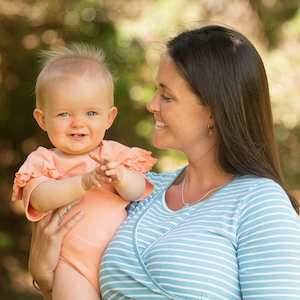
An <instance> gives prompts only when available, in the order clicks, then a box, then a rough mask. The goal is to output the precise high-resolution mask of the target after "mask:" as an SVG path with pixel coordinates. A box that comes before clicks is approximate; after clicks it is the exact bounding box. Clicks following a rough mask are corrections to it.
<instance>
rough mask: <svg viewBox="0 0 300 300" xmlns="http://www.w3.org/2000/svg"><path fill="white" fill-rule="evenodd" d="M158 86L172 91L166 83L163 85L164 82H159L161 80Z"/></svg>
mask: <svg viewBox="0 0 300 300" xmlns="http://www.w3.org/2000/svg"><path fill="white" fill-rule="evenodd" d="M159 86H160V87H161V88H163V89H166V90H168V91H170V92H172V90H171V89H170V88H169V87H168V86H167V85H165V84H163V83H161V82H160V83H159Z"/></svg>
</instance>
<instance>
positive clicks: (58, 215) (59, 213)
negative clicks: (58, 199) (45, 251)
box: [48, 201, 79, 232]
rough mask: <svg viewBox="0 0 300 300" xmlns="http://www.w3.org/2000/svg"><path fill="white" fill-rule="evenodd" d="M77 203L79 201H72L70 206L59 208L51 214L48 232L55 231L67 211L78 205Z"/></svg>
mask: <svg viewBox="0 0 300 300" xmlns="http://www.w3.org/2000/svg"><path fill="white" fill-rule="evenodd" d="M78 202H79V201H74V202H72V203H70V204H68V205H66V206H64V207H61V208H59V209H57V210H56V211H55V212H54V213H53V214H52V218H51V220H50V221H49V223H48V230H49V231H51V232H53V231H56V230H57V229H58V228H59V226H60V224H61V222H62V220H63V218H64V216H65V215H66V214H67V213H68V211H69V210H70V209H72V207H73V206H74V205H76V204H78Z"/></svg>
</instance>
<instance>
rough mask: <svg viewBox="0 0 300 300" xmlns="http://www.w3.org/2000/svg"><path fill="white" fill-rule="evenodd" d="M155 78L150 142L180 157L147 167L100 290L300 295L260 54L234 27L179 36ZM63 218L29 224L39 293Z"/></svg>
mask: <svg viewBox="0 0 300 300" xmlns="http://www.w3.org/2000/svg"><path fill="white" fill-rule="evenodd" d="M156 81H157V91H156V93H155V96H154V98H153V99H152V101H151V102H150V103H149V104H148V110H149V111H150V112H151V113H153V115H154V120H155V129H154V135H153V144H154V145H155V146H156V147H158V148H163V149H176V150H180V151H182V152H184V154H185V155H186V157H187V159H188V165H187V166H186V167H185V168H183V169H180V170H178V171H175V172H169V173H161V174H155V173H150V174H149V175H148V178H149V179H150V180H151V181H152V182H153V183H154V185H155V189H154V192H153V193H152V194H151V195H150V196H149V197H148V198H146V199H145V200H144V201H143V202H141V203H134V204H132V205H131V206H130V208H129V212H128V218H127V220H126V221H125V222H124V223H123V224H122V226H121V227H120V228H119V231H118V233H117V234H116V236H115V237H114V239H113V240H112V241H111V243H110V245H109V246H108V248H107V250H106V254H105V256H104V258H103V262H102V266H101V274H100V284H101V293H102V298H103V299H110V300H112V299H129V298H130V299H226V300H228V299H256V300H258V299H268V300H271V299H272V300H273V299H285V300H288V299H300V222H299V219H298V216H297V213H296V212H298V204H297V202H296V201H295V200H294V199H293V198H292V197H290V198H289V196H288V195H287V194H286V192H285V191H284V187H283V182H282V179H281V175H280V167H279V161H278V157H277V151H276V147H275V142H274V134H273V125H272V113H271V108H270V97H269V90H268V83H267V78H266V74H265V70H264V66H263V63H262V61H261V58H260V56H259V54H258V53H257V51H256V50H255V48H254V47H253V45H252V44H251V43H250V42H249V41H248V40H247V39H246V38H245V37H244V36H243V35H241V34H240V33H238V32H236V31H234V30H232V29H228V28H224V27H221V26H206V27H203V28H200V29H196V30H192V31H187V32H183V33H181V34H179V35H178V36H177V37H175V38H174V39H172V40H171V41H169V43H168V44H167V51H166V53H165V54H164V55H163V56H162V58H161V62H160V66H159V71H158V75H157V79H156ZM62 214H64V212H63V211H60V212H58V213H56V214H54V216H53V217H52V218H51V219H50V217H49V218H48V219H47V220H44V221H43V222H42V223H41V224H38V225H37V226H36V227H35V228H34V232H33V242H32V249H31V259H30V270H31V273H32V275H33V277H34V278H35V279H36V281H37V282H38V284H39V286H40V288H41V289H42V291H43V293H44V297H45V299H51V287H52V283H53V270H54V269H55V266H56V264H57V259H58V253H59V249H60V244H61V240H62V238H63V236H64V235H65V233H66V232H67V231H68V228H71V227H72V226H74V224H76V222H78V220H76V219H73V220H71V221H70V223H69V224H66V225H65V226H63V227H62V226H60V221H59V219H60V217H59V216H60V215H62ZM45 232H46V234H45ZM38 240H44V241H45V242H44V244H43V243H41V242H38ZM43 247H47V248H45V249H44V248H43ZM54 300H55V299H54Z"/></svg>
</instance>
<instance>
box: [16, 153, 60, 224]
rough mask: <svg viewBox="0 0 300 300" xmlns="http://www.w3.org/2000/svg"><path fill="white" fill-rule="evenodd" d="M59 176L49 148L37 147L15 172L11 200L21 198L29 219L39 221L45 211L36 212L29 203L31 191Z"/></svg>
mask: <svg viewBox="0 0 300 300" xmlns="http://www.w3.org/2000/svg"><path fill="white" fill-rule="evenodd" d="M60 177H61V176H60V174H59V172H58V170H57V169H56V167H55V164H54V161H53V158H52V155H51V150H48V149H46V148H43V147H39V148H38V149H37V150H36V151H34V152H32V153H31V154H30V155H29V156H28V157H27V159H26V161H25V162H24V164H23V165H22V166H21V167H20V169H19V171H18V172H17V173H16V174H15V178H14V184H13V192H12V201H16V200H22V201H23V204H24V208H25V215H26V217H27V218H28V219H29V220H30V221H39V220H40V219H41V218H42V217H43V216H45V215H46V213H41V212H38V211H36V210H35V209H34V208H33V207H32V206H31V205H30V196H31V193H32V192H33V190H34V189H35V188H36V187H37V186H38V185H40V184H41V183H43V182H45V181H48V180H53V179H59V178H60Z"/></svg>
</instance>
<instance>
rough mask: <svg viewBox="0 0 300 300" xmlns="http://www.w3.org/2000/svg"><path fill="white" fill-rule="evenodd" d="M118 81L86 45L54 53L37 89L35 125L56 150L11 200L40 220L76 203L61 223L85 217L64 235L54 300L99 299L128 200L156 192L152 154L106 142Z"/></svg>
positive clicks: (17, 184)
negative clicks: (103, 268)
mask: <svg viewBox="0 0 300 300" xmlns="http://www.w3.org/2000/svg"><path fill="white" fill-rule="evenodd" d="M113 89H114V86H113V79H112V75H111V73H110V71H109V70H108V68H107V66H106V65H105V62H104V57H103V54H102V52H101V51H100V50H98V49H96V48H92V47H88V46H84V45H74V46H73V47H70V48H63V49H61V50H56V51H49V52H47V55H46V61H45V64H44V67H43V68H42V71H41V72H40V74H39V76H38V78H37V83H36V108H35V110H34V113H33V114H34V118H35V120H36V121H37V123H38V124H39V126H40V127H41V128H42V129H43V130H44V131H46V132H47V134H48V137H49V139H50V141H51V143H52V144H53V145H54V147H55V148H53V149H46V148H43V147H39V148H38V149H37V150H35V151H34V152H32V153H31V154H30V155H29V156H28V158H27V160H26V161H25V163H24V164H23V165H22V166H21V168H20V169H19V171H18V172H17V173H16V176H15V181H14V187H13V197H12V199H13V200H23V202H24V206H25V213H26V216H27V218H28V219H29V220H31V221H38V220H40V219H41V218H43V217H44V216H45V215H46V214H48V213H51V211H53V210H54V209H57V208H59V207H62V206H64V205H67V204H69V203H71V202H73V201H75V200H77V199H80V201H79V204H78V205H76V206H75V207H74V208H73V209H72V210H71V211H69V212H68V214H67V215H66V217H65V218H64V219H63V220H62V224H63V223H64V222H66V221H67V220H68V219H69V218H70V217H71V216H73V215H75V214H76V213H78V212H79V211H82V212H83V214H84V218H83V219H82V220H81V221H80V222H79V224H77V225H76V226H75V228H74V229H72V231H71V232H70V233H69V234H68V235H67V236H66V238H65V240H64V244H63V248H62V252H61V260H60V262H59V264H58V266H57V268H56V271H55V279H54V287H53V297H54V299H63V300H68V299H70V300H71V299H72V300H74V299H85V298H88V299H99V285H98V272H99V270H98V266H99V261H100V258H101V256H102V254H103V252H104V250H105V247H106V245H107V243H108V242H109V241H110V239H111V238H112V236H113V234H114V233H115V231H116V230H117V228H118V226H119V225H120V224H121V222H122V221H123V220H124V218H126V210H125V208H126V206H127V205H128V204H129V202H130V201H137V200H140V199H141V198H143V197H145V196H146V195H147V194H148V193H150V192H151V190H152V185H151V183H149V182H148V181H147V180H146V179H145V177H144V175H143V173H144V172H147V171H149V170H150V169H151V167H152V166H153V164H154V163H155V161H156V160H155V159H154V158H152V156H151V153H150V152H149V151H146V150H143V149H140V148H128V147H126V146H124V145H121V144H119V143H117V142H114V141H106V140H103V137H104V135H105V132H106V130H107V129H108V128H110V126H111V125H112V123H113V121H114V119H115V117H116V115H117V108H116V107H115V106H114V104H113Z"/></svg>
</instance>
